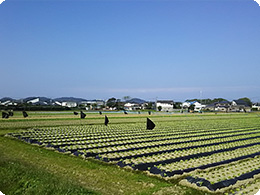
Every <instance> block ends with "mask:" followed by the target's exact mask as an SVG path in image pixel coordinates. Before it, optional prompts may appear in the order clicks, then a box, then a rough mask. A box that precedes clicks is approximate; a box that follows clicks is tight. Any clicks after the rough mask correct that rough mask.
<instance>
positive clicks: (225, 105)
mask: <svg viewBox="0 0 260 195" xmlns="http://www.w3.org/2000/svg"><path fill="white" fill-rule="evenodd" d="M205 110H208V111H219V112H228V111H230V102H229V101H221V102H214V103H212V104H209V105H207V106H206V107H205Z"/></svg>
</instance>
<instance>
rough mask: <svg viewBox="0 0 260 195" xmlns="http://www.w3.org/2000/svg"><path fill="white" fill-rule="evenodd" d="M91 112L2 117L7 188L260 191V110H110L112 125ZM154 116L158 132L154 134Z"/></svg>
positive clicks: (0, 141)
mask: <svg viewBox="0 0 260 195" xmlns="http://www.w3.org/2000/svg"><path fill="white" fill-rule="evenodd" d="M86 114H87V117H86V119H79V118H78V117H77V116H73V115H72V114H71V113H69V112H60V113H40V112H32V113H29V117H28V118H25V119H24V118H22V115H20V113H15V114H14V117H13V118H10V119H8V120H5V119H1V120H0V135H1V136H0V153H1V160H0V164H1V168H0V176H1V178H5V179H3V180H1V181H0V191H2V192H3V193H5V194H15V193H17V192H22V193H25V194H26V193H29V194H32V193H37V194H46V193H53V192H55V193H56V194H64V193H74V194H79V193H83V194H255V193H257V192H258V190H259V186H260V185H259V184H260V161H259V160H260V117H259V114H258V113H250V114H248V113H232V114H230V113H227V114H226V113H223V114H217V115H216V114H212V113H209V114H205V113H204V114H166V113H165V114H161V113H152V115H148V114H146V113H141V114H131V113H130V114H128V115H124V114H122V113H106V115H107V116H108V117H109V121H110V122H109V124H108V125H107V126H105V125H104V124H103V123H104V115H99V114H97V113H86ZM147 117H149V118H150V119H151V120H153V121H154V123H155V124H156V127H155V129H153V130H146V118H147ZM28 169H29V173H28V171H27V170H28ZM5 175H6V176H5ZM57 180H58V181H59V182H55V181H57ZM43 186H49V188H44V187H43ZM46 190H48V191H46Z"/></svg>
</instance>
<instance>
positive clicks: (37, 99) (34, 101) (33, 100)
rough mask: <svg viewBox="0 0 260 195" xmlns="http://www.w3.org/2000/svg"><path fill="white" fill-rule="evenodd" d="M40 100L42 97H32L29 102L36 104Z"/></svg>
mask: <svg viewBox="0 0 260 195" xmlns="http://www.w3.org/2000/svg"><path fill="white" fill-rule="evenodd" d="M39 101H40V98H34V99H31V100H29V101H27V103H28V104H30V103H31V104H35V103H37V102H39Z"/></svg>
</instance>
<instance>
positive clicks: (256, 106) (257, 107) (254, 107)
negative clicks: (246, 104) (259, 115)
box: [252, 102, 260, 110]
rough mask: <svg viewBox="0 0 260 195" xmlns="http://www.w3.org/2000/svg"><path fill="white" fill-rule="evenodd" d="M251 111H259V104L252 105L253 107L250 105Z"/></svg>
mask: <svg viewBox="0 0 260 195" xmlns="http://www.w3.org/2000/svg"><path fill="white" fill-rule="evenodd" d="M252 109H254V110H260V103H259V102H257V103H255V104H253V105H252Z"/></svg>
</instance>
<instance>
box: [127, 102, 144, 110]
mask: <svg viewBox="0 0 260 195" xmlns="http://www.w3.org/2000/svg"><path fill="white" fill-rule="evenodd" d="M124 109H125V110H141V109H142V105H141V104H137V103H130V102H128V103H125V104H124Z"/></svg>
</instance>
